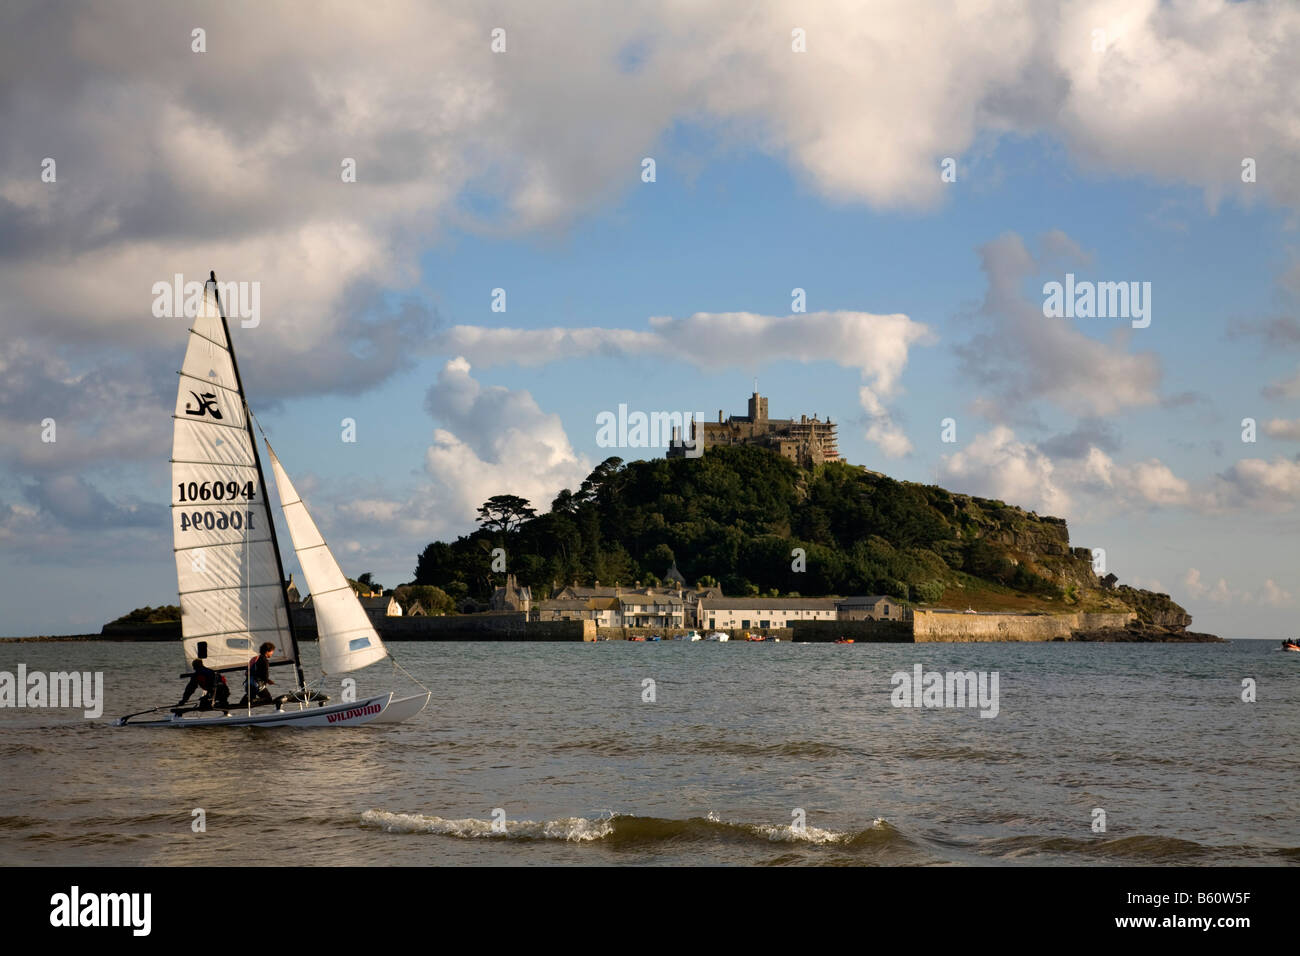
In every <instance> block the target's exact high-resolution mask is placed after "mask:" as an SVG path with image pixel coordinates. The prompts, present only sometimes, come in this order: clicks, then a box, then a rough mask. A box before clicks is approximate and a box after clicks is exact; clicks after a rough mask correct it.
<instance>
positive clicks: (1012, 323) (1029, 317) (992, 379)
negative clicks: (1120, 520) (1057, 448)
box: [957, 233, 1161, 424]
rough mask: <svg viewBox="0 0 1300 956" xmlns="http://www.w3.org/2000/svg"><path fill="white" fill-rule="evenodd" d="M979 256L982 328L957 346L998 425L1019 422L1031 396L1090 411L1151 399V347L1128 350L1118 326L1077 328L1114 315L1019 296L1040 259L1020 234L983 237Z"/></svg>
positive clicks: (1155, 369)
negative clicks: (1046, 311) (1053, 309)
mask: <svg viewBox="0 0 1300 956" xmlns="http://www.w3.org/2000/svg"><path fill="white" fill-rule="evenodd" d="M1065 238H1068V237H1065ZM1064 241H1065V240H1064V239H1063V238H1062V237H1061V236H1058V237H1056V238H1055V239H1054V240H1053V241H1052V243H1051V244H1050V245H1051V248H1052V249H1054V250H1056V251H1058V252H1059V251H1060V250H1061V249H1062V248H1064V246H1063V243H1064ZM980 260H981V263H982V267H983V269H984V273H985V275H986V276H987V277H988V292H987V293H986V295H985V298H984V302H983V305H982V307H981V308H980V310H979V312H978V315H977V320H978V321H980V322H981V323H983V327H982V330H981V331H979V332H977V333H976V334H975V335H974V336H973V337H972V338H971V339H970V340H969V341H968V342H965V343H963V344H961V345H959V346H957V354H958V356H959V358H960V361H961V369H962V372H963V373H964V374H965V375H966V377H968V378H969V379H970V380H972V381H973V382H975V383H976V384H978V385H980V386H984V387H986V388H987V389H988V390H989V393H988V394H987V395H983V396H981V397H980V399H979V400H978V401H977V402H976V403H975V407H976V409H977V411H978V412H979V413H980V414H982V415H984V416H986V417H988V418H990V419H992V420H994V421H997V422H1001V423H1004V424H1005V423H1008V422H1014V421H1023V420H1024V419H1025V418H1026V416H1027V415H1029V414H1030V410H1031V407H1032V404H1033V403H1034V402H1036V401H1040V400H1046V401H1050V402H1053V403H1055V404H1056V405H1057V406H1058V407H1060V408H1061V409H1062V410H1064V411H1065V412H1067V413H1070V414H1074V415H1082V416H1089V417H1096V416H1105V415H1113V414H1115V413H1116V412H1119V411H1122V410H1123V409H1126V408H1132V407H1140V406H1143V405H1152V404H1154V403H1155V402H1156V401H1157V400H1158V395H1157V391H1158V387H1159V384H1160V376H1161V372H1160V365H1159V362H1158V361H1157V359H1156V357H1155V355H1154V354H1152V353H1149V352H1142V353H1136V354H1135V353H1130V352H1129V351H1128V350H1127V348H1126V346H1125V337H1126V333H1124V332H1123V331H1120V330H1117V331H1116V332H1115V334H1114V335H1113V336H1112V338H1113V341H1112V342H1111V343H1107V342H1103V341H1100V340H1098V339H1095V338H1092V337H1090V336H1088V335H1085V334H1084V333H1083V331H1081V330H1080V327H1079V323H1081V322H1093V323H1096V322H1107V321H1113V320H1106V319H1066V318H1053V317H1048V316H1045V315H1043V300H1042V298H1041V297H1029V298H1026V296H1025V295H1024V294H1023V293H1022V291H1021V289H1022V286H1023V285H1024V283H1025V281H1026V280H1027V279H1029V278H1030V277H1032V276H1035V275H1038V274H1039V273H1040V268H1041V265H1042V262H1041V260H1038V259H1035V257H1034V256H1033V255H1031V254H1030V252H1029V250H1028V249H1027V248H1026V246H1025V243H1024V240H1023V239H1021V237H1020V236H1018V235H1016V234H1015V233H1008V234H1006V235H1004V236H1001V237H1000V238H998V239H995V240H993V241H992V242H989V243H987V244H986V245H984V246H983V247H981V249H980ZM1058 279H1059V277H1058Z"/></svg>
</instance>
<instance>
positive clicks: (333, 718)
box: [326, 704, 384, 724]
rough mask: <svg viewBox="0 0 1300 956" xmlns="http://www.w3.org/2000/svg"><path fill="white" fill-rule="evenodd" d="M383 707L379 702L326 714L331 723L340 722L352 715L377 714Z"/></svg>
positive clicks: (349, 718)
mask: <svg viewBox="0 0 1300 956" xmlns="http://www.w3.org/2000/svg"><path fill="white" fill-rule="evenodd" d="M383 709H384V708H383V707H381V706H380V705H379V704H367V705H366V706H365V707H354V708H352V709H351V710H345V711H343V712H342V713H338V714H327V715H326V716H327V717H328V718H329V722H330V723H331V724H337V723H341V722H342V721H345V720H351V719H352V718H353V717H365V716H366V715H367V714H377V713H379V712H380V711H381V710H383Z"/></svg>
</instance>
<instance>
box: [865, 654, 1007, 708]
mask: <svg viewBox="0 0 1300 956" xmlns="http://www.w3.org/2000/svg"><path fill="white" fill-rule="evenodd" d="M889 682H890V684H892V685H893V688H894V689H893V691H892V692H891V693H890V695H889V702H890V703H891V704H893V705H894V706H895V707H978V708H979V709H980V716H981V717H996V716H997V715H998V709H999V708H998V672H997V671H992V672H989V671H979V672H976V671H965V672H962V671H947V672H945V673H942V674H941V673H939V671H925V672H924V673H922V667H921V665H920V664H917V665H915V666H914V667H913V668H912V673H910V674H909V673H908V672H907V671H895V672H894V674H893V676H892V677H890V679H889Z"/></svg>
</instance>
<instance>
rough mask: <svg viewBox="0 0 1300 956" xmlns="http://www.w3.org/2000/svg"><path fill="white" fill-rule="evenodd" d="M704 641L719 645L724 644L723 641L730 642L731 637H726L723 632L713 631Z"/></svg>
mask: <svg viewBox="0 0 1300 956" xmlns="http://www.w3.org/2000/svg"><path fill="white" fill-rule="evenodd" d="M705 640H706V641H717V642H719V643H722V642H724V641H729V640H731V636H730V635H728V634H726V633H725V632H723V631H714V632H713V633H712V634H710V635H709V636H708V637H706V638H705Z"/></svg>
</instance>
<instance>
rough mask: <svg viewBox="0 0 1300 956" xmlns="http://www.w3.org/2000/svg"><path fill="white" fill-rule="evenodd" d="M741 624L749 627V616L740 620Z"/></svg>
mask: <svg viewBox="0 0 1300 956" xmlns="http://www.w3.org/2000/svg"><path fill="white" fill-rule="evenodd" d="M740 626H741V627H749V618H745V619H744V620H743V621H741V622H740Z"/></svg>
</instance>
